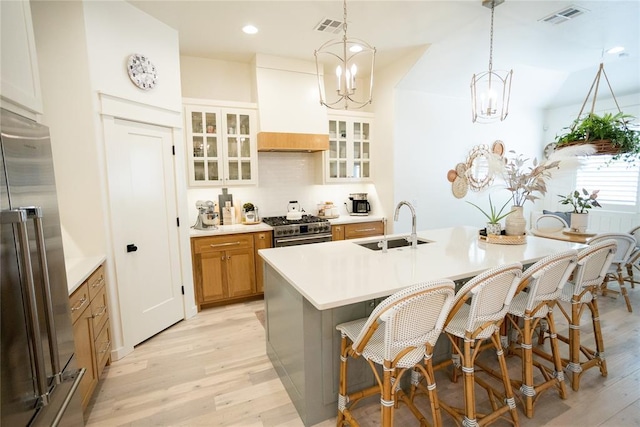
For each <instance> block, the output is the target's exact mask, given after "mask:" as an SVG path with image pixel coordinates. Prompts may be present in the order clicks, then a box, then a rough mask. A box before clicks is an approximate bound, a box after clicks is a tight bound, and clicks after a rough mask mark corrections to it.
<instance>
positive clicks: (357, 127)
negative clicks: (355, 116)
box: [353, 123, 362, 139]
mask: <svg viewBox="0 0 640 427" xmlns="http://www.w3.org/2000/svg"><path fill="white" fill-rule="evenodd" d="M353 137H354V138H355V139H361V138H362V132H361V130H360V123H354V124H353Z"/></svg>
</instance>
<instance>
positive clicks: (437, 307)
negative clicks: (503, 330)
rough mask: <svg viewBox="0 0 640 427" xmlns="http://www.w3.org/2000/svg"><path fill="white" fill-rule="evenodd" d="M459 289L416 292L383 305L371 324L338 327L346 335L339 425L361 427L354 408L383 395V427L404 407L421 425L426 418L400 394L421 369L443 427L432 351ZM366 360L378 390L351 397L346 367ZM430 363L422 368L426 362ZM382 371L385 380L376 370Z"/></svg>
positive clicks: (418, 288)
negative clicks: (406, 381) (407, 376)
mask: <svg viewBox="0 0 640 427" xmlns="http://www.w3.org/2000/svg"><path fill="white" fill-rule="evenodd" d="M454 294H455V285H454V283H453V282H452V281H451V280H438V281H433V282H426V283H421V284H418V285H414V286H411V287H409V288H406V289H404V290H402V291H399V292H396V293H395V294H393V295H391V296H389V297H388V298H386V299H385V300H384V301H382V302H381V303H380V304H379V305H378V306H377V307H376V308H375V309H374V310H373V312H372V313H371V315H370V316H369V317H368V318H363V319H358V320H354V321H351V322H347V323H342V324H340V325H337V326H336V329H337V330H339V331H340V333H341V335H342V342H341V349H340V386H339V387H340V388H339V395H338V417H337V423H336V424H337V425H338V426H342V425H354V426H357V425H359V424H358V422H357V421H356V420H355V418H354V414H353V412H352V408H353V407H354V405H356V404H357V402H358V401H359V400H360V399H362V398H365V397H368V396H371V395H374V394H380V406H381V418H382V426H384V427H390V426H392V425H393V412H394V408H395V406H396V405H397V404H398V402H399V401H402V402H404V403H405V404H407V406H408V407H409V409H410V410H411V412H412V413H413V414H414V415H415V416H416V418H417V419H418V420H420V422H421V424H423V425H429V423H428V421H427V420H426V418H425V417H424V416H423V415H422V413H421V412H420V411H419V410H418V409H417V408H416V407H415V405H414V404H413V402H412V401H411V400H410V399H408V398H407V397H406V395H405V394H404V392H403V391H402V389H401V388H400V381H401V379H402V375H403V374H404V373H405V372H406V371H407V370H413V368H414V367H417V368H418V369H420V370H421V373H422V375H423V376H424V377H425V378H427V381H428V386H429V389H430V393H429V398H430V403H431V417H432V422H433V424H434V425H438V426H439V425H441V422H442V420H441V416H440V407H439V403H438V397H437V393H436V389H435V388H436V384H435V380H434V377H433V369H432V368H431V365H430V360H431V355H432V353H433V346H434V345H435V343H436V341H437V339H438V337H439V336H440V334H441V333H442V327H443V325H444V322H445V319H446V318H447V315H448V314H449V310H450V308H451V305H452V303H453V299H454ZM358 357H363V358H364V359H365V360H366V361H367V362H368V364H369V366H370V367H371V370H372V371H373V374H374V376H375V378H376V384H375V385H373V386H371V387H368V388H366V389H364V390H359V391H352V392H350V393H348V392H347V390H348V384H347V365H348V364H347V362H348V360H349V359H350V358H352V359H355V358H358ZM423 361H425V365H424V366H423V365H422V364H421V362H423ZM378 366H379V367H382V378H380V374H379V372H378V368H377V367H378Z"/></svg>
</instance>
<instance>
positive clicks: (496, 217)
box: [467, 196, 513, 234]
mask: <svg viewBox="0 0 640 427" xmlns="http://www.w3.org/2000/svg"><path fill="white" fill-rule="evenodd" d="M467 203H469V204H470V205H472V206H475V207H476V208H478V210H479V211H480V212H482V213H483V215H484V216H486V217H487V220H488V222H487V234H502V226H501V225H500V220H501V219H502V218H504V217H506V216H507V215H509V214H510V213H512V212H513V211H509V212H507V213H505V214H503V213H502V212H503V211H504V208H506V207H507V205H508V204H509V200H507V201H506V202H505V203H504V205H502V207H501V208H500V210H498V209H496V207H495V206H494V205H493V202H492V201H491V196H489V212H487V211H485V210H484V209H482V208H481V207H480V206H478V205H476V204H475V203H471V202H470V201H468V200H467Z"/></svg>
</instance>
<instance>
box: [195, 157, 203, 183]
mask: <svg viewBox="0 0 640 427" xmlns="http://www.w3.org/2000/svg"><path fill="white" fill-rule="evenodd" d="M193 179H195V180H196V181H204V161H202V160H198V161H195V162H193Z"/></svg>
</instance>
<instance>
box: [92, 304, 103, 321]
mask: <svg viewBox="0 0 640 427" xmlns="http://www.w3.org/2000/svg"><path fill="white" fill-rule="evenodd" d="M106 312H107V306H106V305H103V306H102V307H100V311H98V312H97V313H96V314H94V315H93V316H91V317H93V318H94V319H95V318H96V317H100V316H102V315H103V314H104V313H106Z"/></svg>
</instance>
